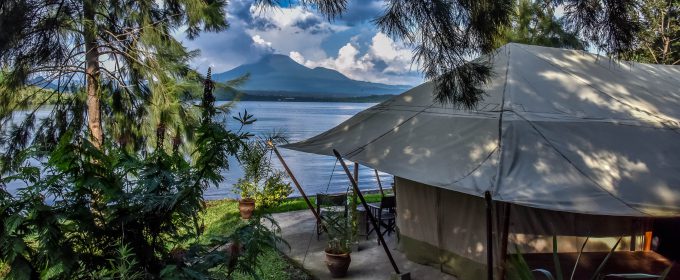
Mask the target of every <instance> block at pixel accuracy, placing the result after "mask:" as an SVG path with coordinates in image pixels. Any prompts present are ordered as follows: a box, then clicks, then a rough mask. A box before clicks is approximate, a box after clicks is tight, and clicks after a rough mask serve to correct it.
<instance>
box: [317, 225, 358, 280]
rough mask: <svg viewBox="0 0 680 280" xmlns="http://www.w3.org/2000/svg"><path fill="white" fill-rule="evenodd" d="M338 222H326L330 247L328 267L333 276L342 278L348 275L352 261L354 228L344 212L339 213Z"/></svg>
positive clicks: (326, 250)
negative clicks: (351, 247) (352, 228)
mask: <svg viewBox="0 0 680 280" xmlns="http://www.w3.org/2000/svg"><path fill="white" fill-rule="evenodd" d="M337 214H338V215H341V216H338V217H336V219H333V220H334V221H336V222H333V223H324V226H325V227H326V230H327V231H328V238H329V240H328V247H326V249H325V253H326V267H327V268H328V271H330V273H331V277H333V278H341V277H345V275H347V269H349V264H350V263H351V262H352V258H351V256H350V253H351V249H350V246H351V243H352V234H351V233H352V230H351V224H350V221H349V220H348V219H347V218H346V216H345V215H344V214H342V213H337Z"/></svg>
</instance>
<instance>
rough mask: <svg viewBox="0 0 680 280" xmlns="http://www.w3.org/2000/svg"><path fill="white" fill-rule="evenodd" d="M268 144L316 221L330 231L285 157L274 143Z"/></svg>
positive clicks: (326, 230)
mask: <svg viewBox="0 0 680 280" xmlns="http://www.w3.org/2000/svg"><path fill="white" fill-rule="evenodd" d="M267 144H268V145H269V146H270V147H271V148H272V149H273V150H274V153H275V154H276V157H278V158H279V161H281V165H283V168H284V169H285V170H286V172H287V173H288V176H290V179H291V180H293V184H294V185H295V187H297V190H298V192H300V195H302V198H303V199H304V200H305V202H306V203H307V207H309V210H311V211H312V213H314V217H315V218H316V221H317V222H319V225H321V228H322V229H323V230H324V231H325V232H328V229H326V226H325V225H324V224H323V223H322V222H321V216H319V213H317V212H316V209H315V208H314V205H312V202H311V201H309V198H307V195H306V194H305V191H304V190H302V186H300V183H299V182H298V180H297V178H295V175H293V172H292V171H290V168H288V164H286V161H285V160H283V157H282V156H281V153H279V150H278V149H277V148H276V146H274V144H273V143H272V142H268V143H267Z"/></svg>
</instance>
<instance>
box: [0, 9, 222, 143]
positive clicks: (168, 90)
mask: <svg viewBox="0 0 680 280" xmlns="http://www.w3.org/2000/svg"><path fill="white" fill-rule="evenodd" d="M225 3H226V2H225V1H220V0H167V1H154V0H142V1H131V0H111V1H94V0H55V1H37V0H8V1H3V2H2V3H0V38H1V40H2V43H0V61H1V63H2V67H1V69H2V71H3V72H4V75H3V76H4V78H3V79H2V81H0V98H2V101H3V104H10V103H12V104H18V105H19V106H21V107H24V108H26V107H27V106H26V105H27V101H28V100H14V102H10V101H12V99H13V98H15V96H14V95H13V94H12V93H13V92H15V91H17V90H18V89H21V88H24V87H25V86H26V85H30V84H31V82H32V81H33V80H34V79H35V78H36V77H41V78H42V79H44V81H41V84H40V85H44V84H46V83H52V84H54V85H56V87H57V90H55V91H54V92H52V93H51V94H49V95H46V94H40V95H41V96H34V98H33V99H34V100H35V99H37V100H38V102H35V101H34V102H33V103H38V104H40V103H42V102H41V101H42V100H47V99H48V98H51V97H52V96H53V95H58V96H63V95H65V92H66V91H68V90H69V89H72V88H73V87H77V88H78V90H77V91H76V92H72V93H71V94H79V95H82V96H81V97H80V101H81V102H83V103H84V104H83V105H85V108H86V111H85V112H84V113H85V116H86V123H87V129H88V130H89V134H90V135H91V140H92V143H94V145H95V146H96V147H99V146H101V145H102V143H103V141H104V138H105V137H111V138H112V139H115V140H118V141H119V142H122V143H123V144H126V145H137V146H136V148H137V149H139V148H141V145H142V143H140V141H142V140H141V138H143V137H149V136H150V135H151V134H152V133H147V135H143V133H142V131H135V130H134V129H130V126H137V125H139V124H143V125H142V126H141V127H142V128H147V130H155V129H156V128H157V129H159V130H163V131H165V133H168V134H172V133H173V132H174V131H173V129H172V128H168V129H165V127H166V123H167V122H168V121H169V120H168V118H169V117H168V115H172V114H181V113H182V112H178V111H177V110H176V109H179V107H178V106H177V101H178V100H179V97H180V96H181V95H182V94H184V93H186V84H183V83H184V82H187V81H191V80H193V81H194V82H195V81H197V75H195V74H194V73H192V71H191V70H190V69H189V68H188V67H187V62H188V60H189V59H190V58H191V57H193V56H194V55H195V54H196V53H195V52H192V51H189V50H187V49H186V48H184V47H183V46H182V44H181V43H180V42H178V41H177V40H176V39H175V38H174V37H173V36H172V32H173V31H176V30H178V28H180V27H182V26H186V30H187V31H186V32H187V34H188V36H189V37H190V38H194V37H196V36H197V35H198V34H199V33H200V32H201V31H203V30H206V31H221V30H224V29H226V28H227V26H228V24H227V22H226V18H225V13H224V7H225V5H226V4H225ZM36 94H38V92H36ZM142 104H144V105H145V106H146V108H142ZM22 105H23V106H22ZM70 106H73V104H64V103H60V104H58V105H57V107H56V110H55V111H57V110H68V109H67V107H70ZM13 109H14V108H10V109H5V110H3V112H4V113H5V114H4V115H1V116H0V119H2V121H3V122H6V119H7V118H8V117H9V113H11V112H12V111H13ZM121 115H122V116H123V117H121ZM147 120H149V121H147ZM120 121H125V122H126V123H123V124H119V123H118V122H120ZM152 124H153V125H155V128H153V129H148V127H145V126H144V125H146V126H150V125H152ZM107 125H108V126H110V127H109V128H108V129H107V128H106V127H104V126H107ZM117 125H118V126H117ZM173 128H174V127H173ZM147 132H148V131H147ZM56 138H58V135H57V136H56ZM151 138H152V139H153V138H154V137H153V135H152V136H151ZM151 142H153V141H151Z"/></svg>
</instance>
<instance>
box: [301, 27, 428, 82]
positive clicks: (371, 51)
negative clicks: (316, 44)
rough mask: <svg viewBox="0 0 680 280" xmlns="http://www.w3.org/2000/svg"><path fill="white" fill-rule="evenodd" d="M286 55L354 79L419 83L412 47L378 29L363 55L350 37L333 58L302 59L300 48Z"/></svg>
mask: <svg viewBox="0 0 680 280" xmlns="http://www.w3.org/2000/svg"><path fill="white" fill-rule="evenodd" d="M289 56H290V57H291V58H292V59H293V60H295V61H296V62H298V63H300V64H303V65H305V66H307V67H310V68H314V67H325V68H330V69H334V70H336V71H338V72H340V73H342V74H344V75H345V76H347V77H349V78H352V79H355V80H361V81H369V82H380V83H388V84H405V83H406V84H417V83H420V82H422V78H420V76H419V75H418V74H417V73H414V71H413V69H412V67H411V57H412V53H411V50H410V49H409V48H407V47H405V46H404V45H403V44H397V43H395V42H394V40H392V39H390V38H389V37H388V36H387V35H385V34H383V33H381V32H378V33H377V34H376V35H375V36H373V38H372V40H371V44H370V46H369V47H368V50H367V51H366V53H365V54H363V55H362V54H361V53H360V51H359V49H358V48H357V41H356V39H355V38H351V39H350V42H348V43H347V44H345V45H344V46H343V47H341V48H340V49H339V50H338V53H337V55H336V56H335V57H324V58H322V59H316V60H314V59H308V58H305V56H304V55H303V54H302V53H301V52H299V51H290V52H289ZM379 65H382V66H379Z"/></svg>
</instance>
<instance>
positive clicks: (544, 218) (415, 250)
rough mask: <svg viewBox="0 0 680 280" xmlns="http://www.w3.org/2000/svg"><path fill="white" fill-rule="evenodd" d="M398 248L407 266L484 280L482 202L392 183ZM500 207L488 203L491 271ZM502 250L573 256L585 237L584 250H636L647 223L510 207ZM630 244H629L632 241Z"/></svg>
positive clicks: (397, 180) (498, 247) (498, 246)
mask: <svg viewBox="0 0 680 280" xmlns="http://www.w3.org/2000/svg"><path fill="white" fill-rule="evenodd" d="M395 190H396V192H397V209H398V215H397V217H398V218H397V225H398V227H399V231H400V244H399V246H400V249H401V250H402V251H403V252H404V253H405V254H406V256H407V257H408V258H409V259H411V260H412V261H415V262H418V263H422V264H428V265H432V266H435V267H439V268H440V269H441V270H442V271H444V272H446V273H449V274H452V275H455V276H457V277H458V279H461V280H466V279H484V278H486V248H487V244H486V220H485V201H484V199H482V198H479V197H476V196H472V195H467V194H463V193H459V192H455V191H451V190H447V189H442V188H437V187H434V186H430V185H426V184H421V183H418V182H415V181H410V180H407V179H404V178H400V177H396V178H395ZM505 206H506V204H504V203H495V204H494V211H493V212H494V224H493V235H494V236H493V237H494V238H493V240H494V244H493V246H494V250H493V252H494V260H495V261H494V266H495V267H496V269H497V271H500V266H499V264H500V263H501V262H502V257H501V251H502V250H501V244H502V243H503V241H502V239H503V238H502V235H503V234H502V233H501V232H502V229H503V224H504V222H505V221H504V218H503V217H505V213H504V211H507V209H508V207H505ZM509 211H510V219H509V221H510V226H509V236H508V240H509V245H508V251H509V252H510V253H512V252H514V251H515V249H514V248H516V247H517V248H519V249H520V251H521V253H523V254H529V253H539V252H552V235H553V234H556V235H557V236H558V251H559V252H576V251H578V250H579V248H580V247H581V245H582V244H583V241H584V240H585V238H586V237H590V240H589V241H588V246H587V247H586V249H585V250H586V251H608V250H610V249H611V247H612V246H613V244H614V243H615V242H616V240H617V239H618V237H620V236H623V237H624V238H623V240H622V242H621V244H620V245H619V247H617V249H618V250H631V249H634V250H641V249H642V243H643V242H642V239H641V236H642V235H643V233H644V231H645V229H646V228H648V227H649V226H650V224H649V222H647V221H644V220H641V219H640V218H631V217H612V216H593V215H584V214H573V213H565V212H556V211H549V210H542V209H537V208H529V207H524V206H518V205H510V206H509ZM631 236H637V237H635V242H631V240H632V237H631Z"/></svg>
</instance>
